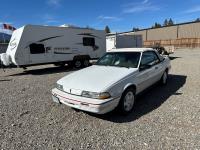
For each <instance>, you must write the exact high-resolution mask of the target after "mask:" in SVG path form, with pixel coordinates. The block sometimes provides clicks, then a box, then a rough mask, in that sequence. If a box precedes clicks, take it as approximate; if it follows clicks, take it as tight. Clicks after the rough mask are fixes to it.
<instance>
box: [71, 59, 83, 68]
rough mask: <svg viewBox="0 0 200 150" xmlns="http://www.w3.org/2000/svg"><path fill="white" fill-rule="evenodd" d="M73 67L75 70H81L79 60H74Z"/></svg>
mask: <svg viewBox="0 0 200 150" xmlns="http://www.w3.org/2000/svg"><path fill="white" fill-rule="evenodd" d="M73 65H74V67H75V68H81V66H82V63H81V60H74V62H73Z"/></svg>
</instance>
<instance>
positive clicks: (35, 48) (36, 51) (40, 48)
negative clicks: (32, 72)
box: [30, 43, 45, 54]
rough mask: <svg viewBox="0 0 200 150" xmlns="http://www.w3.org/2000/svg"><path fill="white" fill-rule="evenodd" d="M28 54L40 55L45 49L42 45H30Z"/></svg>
mask: <svg viewBox="0 0 200 150" xmlns="http://www.w3.org/2000/svg"><path fill="white" fill-rule="evenodd" d="M30 52H31V54H41V53H45V48H44V45H43V44H35V43H33V44H30Z"/></svg>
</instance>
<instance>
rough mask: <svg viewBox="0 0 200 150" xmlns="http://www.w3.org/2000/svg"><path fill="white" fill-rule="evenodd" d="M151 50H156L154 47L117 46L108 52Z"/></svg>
mask: <svg viewBox="0 0 200 150" xmlns="http://www.w3.org/2000/svg"><path fill="white" fill-rule="evenodd" d="M149 50H152V51H154V49H153V48H117V49H111V50H108V51H107V52H145V51H149Z"/></svg>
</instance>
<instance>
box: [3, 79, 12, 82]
mask: <svg viewBox="0 0 200 150" xmlns="http://www.w3.org/2000/svg"><path fill="white" fill-rule="evenodd" d="M9 81H12V79H0V82H9Z"/></svg>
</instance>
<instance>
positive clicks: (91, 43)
mask: <svg viewBox="0 0 200 150" xmlns="http://www.w3.org/2000/svg"><path fill="white" fill-rule="evenodd" d="M83 45H84V46H95V39H94V38H90V37H84V38H83Z"/></svg>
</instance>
